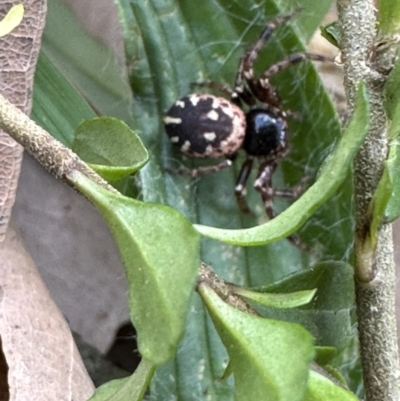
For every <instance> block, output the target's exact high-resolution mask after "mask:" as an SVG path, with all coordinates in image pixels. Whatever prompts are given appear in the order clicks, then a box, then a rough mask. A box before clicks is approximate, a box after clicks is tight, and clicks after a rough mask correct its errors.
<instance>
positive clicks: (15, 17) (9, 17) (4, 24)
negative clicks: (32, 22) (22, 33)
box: [0, 4, 24, 38]
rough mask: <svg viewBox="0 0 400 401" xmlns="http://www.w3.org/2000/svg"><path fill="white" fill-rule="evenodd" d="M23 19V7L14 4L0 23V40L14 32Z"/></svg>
mask: <svg viewBox="0 0 400 401" xmlns="http://www.w3.org/2000/svg"><path fill="white" fill-rule="evenodd" d="M22 18H24V6H23V5H22V4H16V5H14V6H12V7H11V8H10V10H9V11H8V13H7V14H6V16H5V17H4V18H3V19H2V20H1V21H0V38H2V37H3V36H6V35H8V34H9V33H10V32H11V31H12V30H14V29H15V28H16V27H17V26H18V25H19V24H20V23H21V21H22Z"/></svg>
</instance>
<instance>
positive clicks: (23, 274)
mask: <svg viewBox="0 0 400 401" xmlns="http://www.w3.org/2000/svg"><path fill="white" fill-rule="evenodd" d="M0 260H1V261H2V269H1V270H0V333H1V340H2V349H3V353H4V356H5V360H6V362H7V365H8V374H7V375H8V384H9V393H10V400H11V401H28V400H29V401H36V400H40V401H45V400H49V401H50V400H52V401H54V400H57V401H64V400H65V401H67V400H68V401H71V400H74V401H80V400H82V401H83V400H87V399H88V398H89V397H90V396H91V395H92V393H93V391H94V386H93V383H92V382H91V380H90V378H89V376H88V374H87V372H86V370H85V367H84V365H83V363H82V360H81V357H80V355H79V353H78V350H77V348H76V346H75V343H74V340H73V338H72V334H71V332H70V330H69V327H68V324H67V322H66V321H65V319H64V317H63V316H62V314H61V313H60V311H59V310H58V308H57V307H56V305H55V304H54V302H53V300H52V299H51V298H50V295H49V293H48V290H47V289H46V287H45V285H44V283H43V281H42V279H41V278H40V276H39V274H38V272H37V269H36V266H35V265H34V263H33V261H32V260H31V258H30V256H29V255H28V253H27V252H26V251H25V249H24V247H23V244H22V242H21V240H20V238H19V236H18V235H17V233H16V231H15V230H14V228H13V227H12V225H11V226H10V227H9V229H8V231H7V234H6V237H5V240H4V242H3V243H2V244H0ZM0 362H1V357H0ZM0 365H1V363H0ZM3 370H4V369H3ZM0 375H3V377H4V375H5V373H4V371H3V372H2V371H1V369H0ZM0 377H1V376H0Z"/></svg>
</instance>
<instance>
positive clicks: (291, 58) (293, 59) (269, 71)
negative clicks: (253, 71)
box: [260, 52, 334, 85]
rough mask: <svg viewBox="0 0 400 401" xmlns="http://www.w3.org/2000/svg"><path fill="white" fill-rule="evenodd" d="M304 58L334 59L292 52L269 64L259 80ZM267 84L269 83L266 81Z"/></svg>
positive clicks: (317, 59)
mask: <svg viewBox="0 0 400 401" xmlns="http://www.w3.org/2000/svg"><path fill="white" fill-rule="evenodd" d="M305 60H313V61H329V62H333V61H334V60H333V59H332V58H329V57H325V56H321V55H320V54H313V53H306V52H299V53H293V54H291V55H290V56H288V57H287V58H285V59H284V60H281V61H278V62H277V63H275V64H273V65H271V66H270V67H269V68H268V69H267V70H266V71H265V72H264V73H263V74H262V76H261V78H260V80H265V79H267V80H268V78H269V77H271V76H272V75H275V74H276V73H278V72H279V71H282V70H284V69H285V68H287V67H290V66H292V65H294V64H297V63H300V62H302V61H305ZM268 85H269V83H268Z"/></svg>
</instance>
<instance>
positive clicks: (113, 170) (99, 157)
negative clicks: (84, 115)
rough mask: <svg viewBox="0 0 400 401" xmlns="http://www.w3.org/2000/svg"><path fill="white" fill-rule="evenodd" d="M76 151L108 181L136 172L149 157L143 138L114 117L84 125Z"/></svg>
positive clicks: (78, 132)
mask: <svg viewBox="0 0 400 401" xmlns="http://www.w3.org/2000/svg"><path fill="white" fill-rule="evenodd" d="M72 150H73V151H74V152H76V153H77V154H78V155H79V157H81V158H82V159H83V160H84V161H85V162H87V163H89V164H90V165H91V167H92V168H93V169H94V170H95V171H97V173H98V174H100V175H101V176H102V177H103V178H104V179H106V180H108V181H117V180H119V179H121V178H124V177H126V176H129V175H131V174H133V173H135V172H136V171H138V170H139V169H141V168H142V167H143V166H144V165H145V164H146V162H147V159H148V158H149V155H148V153H147V150H146V149H145V147H144V146H143V143H142V141H141V140H140V138H139V137H138V136H137V135H136V134H135V133H134V132H133V131H132V130H131V129H130V128H129V127H128V126H127V125H126V124H125V123H124V122H123V121H121V120H118V119H117V118H113V117H97V118H94V119H91V120H87V121H84V122H83V123H82V124H80V125H79V126H78V127H77V128H76V130H75V137H74V141H73V143H72Z"/></svg>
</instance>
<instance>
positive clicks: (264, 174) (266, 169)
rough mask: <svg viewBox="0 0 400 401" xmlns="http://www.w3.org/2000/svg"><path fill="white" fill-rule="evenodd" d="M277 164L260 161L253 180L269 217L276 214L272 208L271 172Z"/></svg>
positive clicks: (271, 217)
mask: <svg viewBox="0 0 400 401" xmlns="http://www.w3.org/2000/svg"><path fill="white" fill-rule="evenodd" d="M276 166H277V164H276V163H271V162H264V163H261V165H260V168H259V170H258V176H257V179H256V181H255V182H254V188H255V189H256V191H257V192H259V193H260V195H261V198H262V200H263V202H264V208H265V212H266V213H267V215H268V217H269V218H270V219H273V218H274V217H275V216H276V213H275V211H274V209H273V199H274V189H273V188H272V182H271V179H272V174H273V173H274V171H275V169H276Z"/></svg>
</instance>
